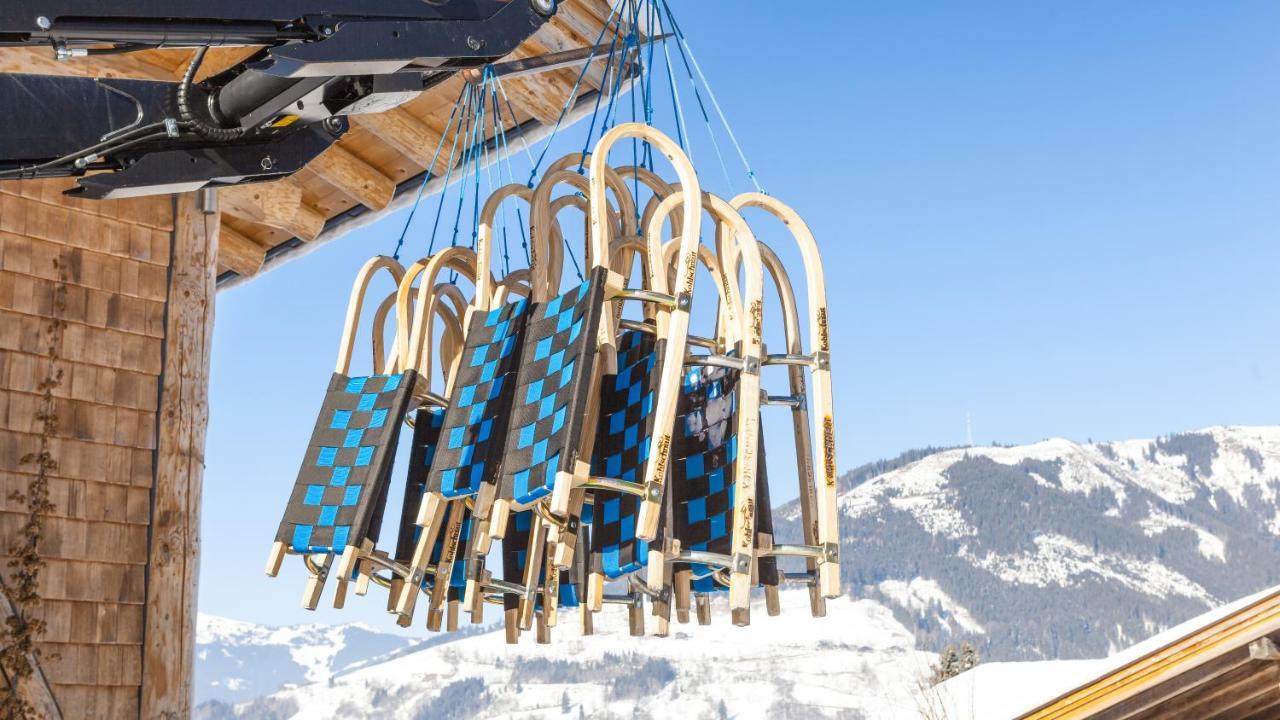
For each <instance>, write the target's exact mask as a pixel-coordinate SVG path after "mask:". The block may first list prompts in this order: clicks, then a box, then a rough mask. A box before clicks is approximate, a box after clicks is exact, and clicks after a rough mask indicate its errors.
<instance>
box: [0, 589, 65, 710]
mask: <svg viewBox="0 0 1280 720" xmlns="http://www.w3.org/2000/svg"><path fill="white" fill-rule="evenodd" d="M13 614H14V608H13V603H11V602H9V596H8V595H7V594H5V593H0V623H7V622H9V618H10V617H12V616H13ZM27 663H28V664H29V665H30V666H31V677H28V678H27V679H26V680H25V681H23V682H21V683H19V684H18V687H17V688H16V690H17V694H18V697H19V698H21V699H23V700H25V701H26V702H27V704H28V705H30V706H31V708H32V709H33V710H35V711H36V717H38V718H48V719H49V720H62V710H61V709H59V708H58V702H57V700H55V699H54V697H53V690H51V689H50V688H49V680H48V679H47V678H46V677H45V675H44V668H43V667H41V666H40V658H38V657H36V656H35V655H33V654H31V653H27ZM0 680H3V681H4V682H8V683H12V678H8V677H3V678H0Z"/></svg>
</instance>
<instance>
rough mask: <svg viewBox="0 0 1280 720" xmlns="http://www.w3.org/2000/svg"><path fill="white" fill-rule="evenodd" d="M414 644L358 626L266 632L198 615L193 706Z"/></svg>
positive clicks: (333, 670) (331, 671) (316, 677)
mask: <svg viewBox="0 0 1280 720" xmlns="http://www.w3.org/2000/svg"><path fill="white" fill-rule="evenodd" d="M412 645H414V641H413V640H411V639H409V638H404V637H399V636H396V635H389V634H386V633H381V632H378V631H377V630H375V629H373V628H371V627H369V626H366V625H362V624H353V625H294V626H291V627H279V628H276V627H265V626H262V625H254V624H252V623H246V622H239V621H236V620H228V619H226V618H220V617H215V616H213V615H203V614H202V615H200V616H199V618H198V619H197V621H196V677H195V682H196V702H197V703H199V702H203V701H205V700H222V701H227V702H238V701H241V700H247V699H250V698H254V697H257V696H259V695H265V694H267V693H272V692H275V691H276V690H277V689H279V688H280V687H281V686H282V685H286V684H295V685H302V684H308V683H314V682H324V681H327V680H328V679H329V678H330V677H331V676H333V675H335V674H337V673H338V672H340V671H342V670H344V669H346V668H349V667H351V666H353V665H360V664H364V663H368V662H370V661H376V659H377V658H381V657H385V656H388V655H390V654H392V653H395V652H397V651H402V650H405V649H406V648H408V647H410V646H412Z"/></svg>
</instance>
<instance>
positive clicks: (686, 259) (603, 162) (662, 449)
mask: <svg viewBox="0 0 1280 720" xmlns="http://www.w3.org/2000/svg"><path fill="white" fill-rule="evenodd" d="M625 139H636V140H642V141H645V142H647V143H649V145H650V146H651V147H652V148H654V149H656V150H657V151H658V152H660V153H662V154H663V155H664V156H665V157H666V158H667V161H668V162H670V163H671V164H672V166H674V168H675V171H676V174H677V175H678V176H679V178H680V186H681V187H680V197H682V198H683V199H684V203H683V205H684V210H685V212H684V215H683V217H682V218H681V225H680V238H681V241H680V254H679V258H680V267H682V268H687V271H686V272H683V273H682V274H681V276H680V277H679V278H678V280H677V283H676V287H675V292H674V293H672V294H673V295H674V296H675V297H676V303H675V307H672V308H664V309H663V310H660V311H659V312H658V314H657V318H658V327H659V337H666V338H667V341H666V346H665V347H664V348H663V349H662V361H661V362H662V368H663V373H664V375H666V376H667V377H668V378H670V380H668V381H664V382H662V383H660V385H659V388H658V393H657V397H656V399H655V405H654V408H655V409H654V422H655V427H656V428H657V430H656V431H655V433H654V437H653V439H652V441H651V443H650V451H649V458H650V462H648V463H646V467H645V478H644V485H645V488H646V493H647V494H646V497H645V500H644V502H643V503H642V504H641V508H640V513H639V517H638V519H637V535H638V536H639V537H640V538H641V539H644V540H652V539H653V537H654V536H655V535H656V534H657V530H658V521H659V519H660V518H661V501H662V492H663V486H664V484H665V482H666V472H667V463H668V461H669V460H670V458H669V454H670V451H671V428H672V425H673V423H674V422H675V412H676V400H677V395H678V392H679V387H678V380H675V378H678V377H679V368H680V367H681V365H682V364H683V362H684V353H685V344H686V343H685V337H686V335H687V334H688V331H689V303H690V302H692V297H693V283H694V269H695V268H696V265H697V262H698V252H697V246H698V237H699V233H700V232H701V222H702V213H701V212H698V211H697V209H698V208H699V206H700V203H701V201H702V193H701V187H700V186H699V184H698V176H697V172H696V171H695V170H694V168H693V164H692V163H690V162H689V158H688V157H686V156H685V154H684V152H683V151H682V150H681V149H680V147H679V146H678V145H677V144H676V143H675V141H673V140H672V139H671V138H669V137H667V136H666V135H663V134H662V133H661V132H659V131H657V130H655V129H654V128H652V127H649V126H646V125H642V124H639V123H623V124H620V125H617V126H615V127H614V128H612V129H611V130H609V132H607V133H605V134H604V136H603V137H602V138H600V142H599V143H598V144H597V145H596V149H595V152H594V153H593V154H592V156H591V172H590V180H591V192H590V195H589V198H590V206H591V208H590V209H591V237H590V245H591V249H592V255H593V257H594V258H596V259H597V260H596V262H598V263H603V262H605V261H606V260H607V259H608V257H609V256H608V248H609V241H610V231H611V228H610V225H609V222H608V217H607V216H606V214H605V210H604V208H605V206H606V191H607V184H606V175H607V173H608V171H609V170H610V169H609V168H608V160H609V150H610V149H611V148H612V147H613V146H614V144H616V143H617V142H619V141H621V140H625ZM664 202H665V201H664ZM646 234H647V235H648V236H649V237H648V238H647V239H648V244H649V259H650V263H651V264H652V263H653V262H656V261H657V260H658V258H661V257H662V247H661V241H660V240H659V239H658V238H657V237H656V236H655V235H654V234H653V233H646ZM649 274H650V275H651V276H652V278H653V280H654V288H653V289H654V291H655V292H667V289H666V287H664V286H665V285H666V273H664V272H655V269H654V268H653V267H652V266H651V267H650V268H649ZM681 305H683V308H682V307H681ZM604 325H606V327H603V328H602V332H601V340H602V344H603V345H604V347H605V351H606V352H607V353H608V354H609V357H610V359H612V358H613V357H614V355H616V348H615V346H614V343H615V342H616V341H615V339H614V338H615V337H616V332H615V330H614V328H613V323H612V322H611V319H610V321H608V322H606V323H604ZM664 330H665V331H666V332H663V331H664ZM615 365H616V363H614V362H610V363H609V366H611V367H612V366H615Z"/></svg>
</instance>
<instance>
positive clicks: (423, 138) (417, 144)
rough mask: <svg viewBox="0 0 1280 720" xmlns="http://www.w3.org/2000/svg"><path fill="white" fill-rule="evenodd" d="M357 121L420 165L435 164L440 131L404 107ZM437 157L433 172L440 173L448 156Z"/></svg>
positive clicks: (360, 116) (361, 117)
mask: <svg viewBox="0 0 1280 720" xmlns="http://www.w3.org/2000/svg"><path fill="white" fill-rule="evenodd" d="M354 120H355V123H356V124H357V125H358V126H360V127H362V128H364V129H366V130H368V131H369V132H370V133H372V134H374V135H375V136H377V138H378V139H379V140H381V141H383V142H385V143H387V144H388V145H390V146H392V147H393V148H395V149H396V150H398V151H400V152H401V153H403V154H404V155H405V156H406V157H408V158H409V159H410V160H412V161H413V162H415V163H417V164H418V165H419V166H420V167H423V168H426V167H428V166H430V165H431V160H432V157H433V156H434V155H435V151H436V147H437V146H438V145H439V144H440V133H439V132H437V131H436V130H435V129H433V128H431V127H430V126H428V125H427V124H426V123H425V122H423V121H421V120H419V119H418V118H416V117H414V116H413V115H412V114H411V113H410V112H409V111H408V110H405V109H404V108H395V109H393V110H388V111H387V112H384V113H378V114H376V115H356V116H355V117H354ZM443 155H444V153H441V157H438V158H436V164H435V167H434V168H433V169H432V172H433V173H435V174H439V173H442V172H444V171H445V170H446V169H447V168H446V167H445V165H446V162H447V161H446V158H445V157H443Z"/></svg>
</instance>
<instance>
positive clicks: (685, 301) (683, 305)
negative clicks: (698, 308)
mask: <svg viewBox="0 0 1280 720" xmlns="http://www.w3.org/2000/svg"><path fill="white" fill-rule="evenodd" d="M692 301H693V299H692V298H690V297H689V293H683V292H682V293H680V294H679V295H676V308H677V309H679V310H688V309H689V307H690V306H691V305H692V304H693V302H692Z"/></svg>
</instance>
